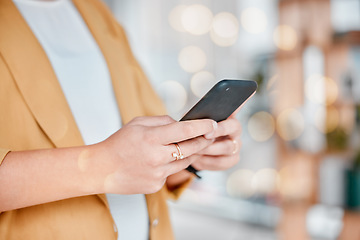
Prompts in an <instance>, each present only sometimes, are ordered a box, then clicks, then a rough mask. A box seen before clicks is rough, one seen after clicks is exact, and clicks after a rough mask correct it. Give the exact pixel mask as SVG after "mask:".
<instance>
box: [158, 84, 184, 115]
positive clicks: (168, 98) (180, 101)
mask: <svg viewBox="0 0 360 240" xmlns="http://www.w3.org/2000/svg"><path fill="white" fill-rule="evenodd" d="M157 92H158V93H159V95H160V97H161V98H162V99H163V100H164V102H165V104H166V108H167V110H168V111H169V113H170V114H173V113H177V112H178V111H180V110H181V109H182V108H183V107H184V106H185V104H186V101H187V93H186V90H185V88H184V87H183V85H181V84H180V83H179V82H177V81H173V80H169V81H165V82H163V83H161V84H160V85H159V86H158V88H157Z"/></svg>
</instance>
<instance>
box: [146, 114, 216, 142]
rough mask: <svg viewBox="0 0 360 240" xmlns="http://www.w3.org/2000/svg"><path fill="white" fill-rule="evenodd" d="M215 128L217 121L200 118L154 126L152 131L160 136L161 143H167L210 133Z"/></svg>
mask: <svg viewBox="0 0 360 240" xmlns="http://www.w3.org/2000/svg"><path fill="white" fill-rule="evenodd" d="M216 129H217V123H216V122H215V121H214V120H211V119H200V120H190V121H181V122H174V123H170V124H168V125H164V126H157V127H154V128H153V129H152V131H154V132H153V134H155V135H161V136H162V138H161V141H162V142H161V143H162V144H164V145H168V144H170V143H176V142H182V141H185V140H188V139H192V138H195V137H199V136H202V135H205V134H207V133H212V132H214V131H215V130H216Z"/></svg>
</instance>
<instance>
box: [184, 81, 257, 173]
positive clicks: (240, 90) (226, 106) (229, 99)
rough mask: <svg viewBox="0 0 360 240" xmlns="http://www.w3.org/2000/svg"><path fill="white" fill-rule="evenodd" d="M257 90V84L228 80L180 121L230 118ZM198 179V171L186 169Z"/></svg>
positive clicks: (213, 89) (202, 99) (208, 93)
mask: <svg viewBox="0 0 360 240" xmlns="http://www.w3.org/2000/svg"><path fill="white" fill-rule="evenodd" d="M256 89H257V83H256V82H255V81H250V80H228V79H224V80H221V81H219V82H218V83H217V84H215V86H214V87H212V88H211V89H210V90H209V91H208V92H207V93H206V94H205V96H204V97H202V98H201V99H200V100H199V101H198V102H197V103H196V104H195V105H194V106H193V107H192V108H191V109H190V110H189V111H188V112H187V113H186V114H185V116H184V117H182V118H181V119H180V121H186V120H194V119H205V118H207V119H213V120H215V121H217V122H220V121H223V120H225V119H227V118H228V117H230V115H231V114H232V113H234V112H235V111H236V109H238V108H239V107H240V106H241V105H243V104H244V103H245V102H246V101H247V100H248V99H249V98H250V97H252V96H253V95H254V94H255V92H256ZM186 170H187V171H189V172H191V173H193V174H194V175H195V176H196V177H197V178H201V176H200V175H198V170H197V169H195V168H194V167H193V166H192V165H190V166H188V167H187V168H186Z"/></svg>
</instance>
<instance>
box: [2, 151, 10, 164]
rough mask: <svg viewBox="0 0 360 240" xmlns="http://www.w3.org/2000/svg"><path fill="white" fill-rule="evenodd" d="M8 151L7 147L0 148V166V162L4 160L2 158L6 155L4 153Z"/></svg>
mask: <svg viewBox="0 0 360 240" xmlns="http://www.w3.org/2000/svg"><path fill="white" fill-rule="evenodd" d="M9 152H10V150H9V149H2V148H0V166H1V164H2V162H3V161H4V158H5V157H6V155H7V154H8V153H9Z"/></svg>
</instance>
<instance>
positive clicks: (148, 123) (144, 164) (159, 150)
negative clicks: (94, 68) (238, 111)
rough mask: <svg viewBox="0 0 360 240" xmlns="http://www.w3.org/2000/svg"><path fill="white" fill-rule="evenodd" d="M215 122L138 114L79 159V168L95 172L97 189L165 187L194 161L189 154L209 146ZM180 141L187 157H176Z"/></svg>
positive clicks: (137, 190)
mask: <svg viewBox="0 0 360 240" xmlns="http://www.w3.org/2000/svg"><path fill="white" fill-rule="evenodd" d="M216 127H217V124H216V122H215V121H212V120H209V119H204V120H193V121H184V122H177V121H175V120H173V119H172V118H170V117H168V116H156V117H137V118H135V119H133V120H132V121H131V122H129V123H128V124H126V125H124V126H123V127H122V128H121V129H120V130H119V131H117V132H116V133H115V134H113V135H112V136H110V137H109V138H108V139H106V140H105V141H103V142H101V143H98V144H95V145H92V146H90V147H91V150H90V151H91V154H90V153H89V152H87V153H84V154H83V156H81V157H80V158H79V168H80V169H83V170H84V171H92V172H91V175H92V177H91V180H90V182H89V184H95V185H97V184H99V183H100V185H98V186H97V187H98V188H99V189H97V190H94V191H95V192H99V191H100V192H104V193H119V194H137V193H153V192H156V191H158V190H160V189H161V187H162V186H163V185H164V183H165V181H166V178H167V177H168V176H169V175H172V174H174V173H177V172H179V171H181V170H183V169H185V168H186V167H187V166H189V165H190V164H191V160H190V159H191V158H188V157H189V156H191V155H193V154H195V153H197V152H199V151H201V150H202V149H204V148H206V147H207V146H209V145H210V144H211V143H212V142H213V140H212V139H210V140H209V139H207V138H206V137H204V135H205V136H210V135H211V134H213V132H214V131H215V130H216ZM173 143H178V144H179V146H180V148H181V151H182V154H183V155H184V157H185V158H184V159H179V160H176V161H175V159H174V157H173V156H172V153H174V152H175V153H178V150H177V148H176V146H175V145H174V144H173Z"/></svg>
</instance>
